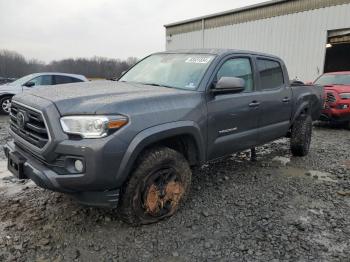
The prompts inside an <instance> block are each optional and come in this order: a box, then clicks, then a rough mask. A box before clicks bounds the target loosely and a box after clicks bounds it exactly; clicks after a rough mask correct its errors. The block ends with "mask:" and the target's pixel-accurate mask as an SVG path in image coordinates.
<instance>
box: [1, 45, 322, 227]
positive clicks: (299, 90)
mask: <svg viewBox="0 0 350 262" xmlns="http://www.w3.org/2000/svg"><path fill="white" fill-rule="evenodd" d="M322 92H323V91H322V90H321V89H320V88H315V87H314V86H305V85H302V84H301V83H294V84H290V80H289V77H288V73H287V70H286V67H285V64H284V63H283V61H282V60H281V59H279V58H278V57H275V56H271V55H267V54H260V53H254V52H249V51H237V50H221V49H219V50H217V49H214V50H211V49H210V50H205V49H202V50H181V51H169V52H161V53H155V54H152V55H150V56H148V57H146V58H145V59H143V60H141V61H140V62H138V63H137V64H136V65H135V66H133V67H132V68H131V69H129V70H128V71H127V72H126V73H124V74H123V75H122V76H121V77H120V78H119V80H118V81H117V82H113V81H109V82H108V81H105V82H91V83H80V84H75V85H74V87H73V86H71V85H69V84H67V85H65V86H53V87H48V88H41V89H37V90H33V91H31V92H26V93H23V94H19V95H16V96H15V97H14V98H13V100H12V105H11V111H10V129H9V132H10V134H11V136H12V137H13V140H12V141H10V142H8V143H7V145H6V146H5V147H4V150H5V154H6V156H7V158H8V168H9V170H10V171H11V172H12V173H13V174H15V175H16V176H17V177H18V178H20V179H31V180H33V181H34V182H35V183H36V184H37V185H38V186H40V187H43V188H46V189H49V190H54V191H59V192H64V193H67V194H70V195H71V196H73V197H74V198H76V199H77V201H79V202H80V203H83V204H86V205H92V206H102V207H117V208H118V209H119V214H120V217H121V218H122V219H123V220H124V221H126V222H128V223H131V224H134V225H139V224H148V223H153V222H156V221H159V220H161V219H163V218H165V217H169V216H171V215H172V214H174V212H175V211H176V210H177V209H178V208H179V206H180V205H181V203H183V202H184V200H185V199H186V196H187V195H188V193H189V190H190V185H191V167H194V166H200V165H202V164H203V163H205V162H208V161H211V160H215V159H218V158H221V157H223V156H226V155H229V154H232V153H234V152H239V151H242V150H246V149H250V148H253V147H255V146H257V145H262V144H265V143H268V142H270V141H273V140H275V139H278V138H281V137H286V136H287V137H290V141H291V143H290V144H291V152H292V154H293V155H294V156H305V155H306V154H307V153H308V151H309V148H310V142H311V134H312V121H313V120H317V119H318V118H319V116H320V112H321V109H322V104H323V101H322V99H323V98H322Z"/></svg>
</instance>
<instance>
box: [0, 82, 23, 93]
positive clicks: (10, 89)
mask: <svg viewBox="0 0 350 262" xmlns="http://www.w3.org/2000/svg"><path fill="white" fill-rule="evenodd" d="M19 90H22V86H17V85H9V84H3V85H0V92H7V93H16V91H19Z"/></svg>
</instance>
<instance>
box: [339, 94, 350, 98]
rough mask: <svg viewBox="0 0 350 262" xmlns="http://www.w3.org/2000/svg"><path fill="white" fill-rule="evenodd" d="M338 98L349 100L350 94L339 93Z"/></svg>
mask: <svg viewBox="0 0 350 262" xmlns="http://www.w3.org/2000/svg"><path fill="white" fill-rule="evenodd" d="M339 96H340V98H341V99H350V93H341V94H339Z"/></svg>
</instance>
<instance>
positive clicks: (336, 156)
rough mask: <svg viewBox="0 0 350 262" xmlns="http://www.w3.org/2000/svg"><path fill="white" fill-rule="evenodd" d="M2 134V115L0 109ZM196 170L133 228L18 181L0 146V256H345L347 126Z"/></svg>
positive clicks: (349, 199)
mask: <svg viewBox="0 0 350 262" xmlns="http://www.w3.org/2000/svg"><path fill="white" fill-rule="evenodd" d="M0 123H1V124H0V126H1V129H0V143H1V145H2V144H3V143H4V142H5V141H6V136H7V135H6V134H7V132H6V127H7V118H6V117H0ZM311 147H312V148H311V153H310V154H309V156H307V157H305V158H294V157H291V155H290V152H289V141H288V140H287V139H281V140H278V141H275V142H273V143H271V144H268V145H266V146H263V147H259V148H258V151H257V152H258V161H257V162H250V161H249V157H248V155H249V154H248V153H247V154H246V153H241V154H237V155H233V156H231V157H228V158H226V159H223V160H221V161H218V162H216V163H211V164H209V165H206V166H204V167H202V168H200V169H197V170H195V171H194V178H193V184H192V193H191V194H190V196H189V199H188V201H187V203H186V204H185V205H184V206H183V207H182V209H181V210H180V211H179V212H178V213H177V214H176V215H175V216H173V217H172V218H170V219H167V220H165V221H163V222H161V223H158V224H153V225H148V226H142V227H137V228H133V227H130V226H129V225H127V224H125V223H123V222H121V221H120V220H119V219H118V216H117V213H116V212H115V211H113V210H103V209H97V208H87V207H82V206H80V205H78V204H77V203H75V202H74V201H73V200H71V199H70V198H69V197H68V196H66V195H63V194H60V193H54V192H50V191H46V190H43V189H41V188H38V187H37V186H35V185H34V184H32V183H31V182H25V181H18V180H16V179H14V178H13V177H12V176H11V175H10V174H9V173H8V172H7V171H6V162H5V159H4V155H3V153H2V152H1V153H0V159H1V160H0V261H350V195H349V192H350V131H349V130H344V129H342V128H341V127H330V126H327V125H321V126H320V125H318V126H316V127H314V135H313V142H312V146H311Z"/></svg>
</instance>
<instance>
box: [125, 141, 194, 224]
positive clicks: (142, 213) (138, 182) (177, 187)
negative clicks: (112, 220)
mask: <svg viewBox="0 0 350 262" xmlns="http://www.w3.org/2000/svg"><path fill="white" fill-rule="evenodd" d="M191 176H192V172H191V169H190V167H189V164H188V162H187V161H186V159H185V158H184V157H183V156H182V155H181V154H180V153H178V152H177V151H175V150H173V149H170V148H167V147H157V148H153V149H149V150H146V151H145V152H144V153H143V154H142V155H141V157H140V158H139V159H138V161H137V163H136V168H135V170H134V171H133V172H132V174H131V176H130V178H129V180H128V181H127V182H126V183H125V185H124V186H123V188H122V190H121V196H120V201H119V214H120V217H121V219H122V220H124V221H125V222H127V223H129V224H132V225H142V224H150V223H155V222H158V221H160V220H162V219H164V218H166V217H169V216H172V215H173V214H174V213H175V212H176V211H177V209H178V208H179V207H180V205H181V204H182V203H183V202H184V201H185V199H186V197H187V194H188V192H189V190H190V184H191Z"/></svg>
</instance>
